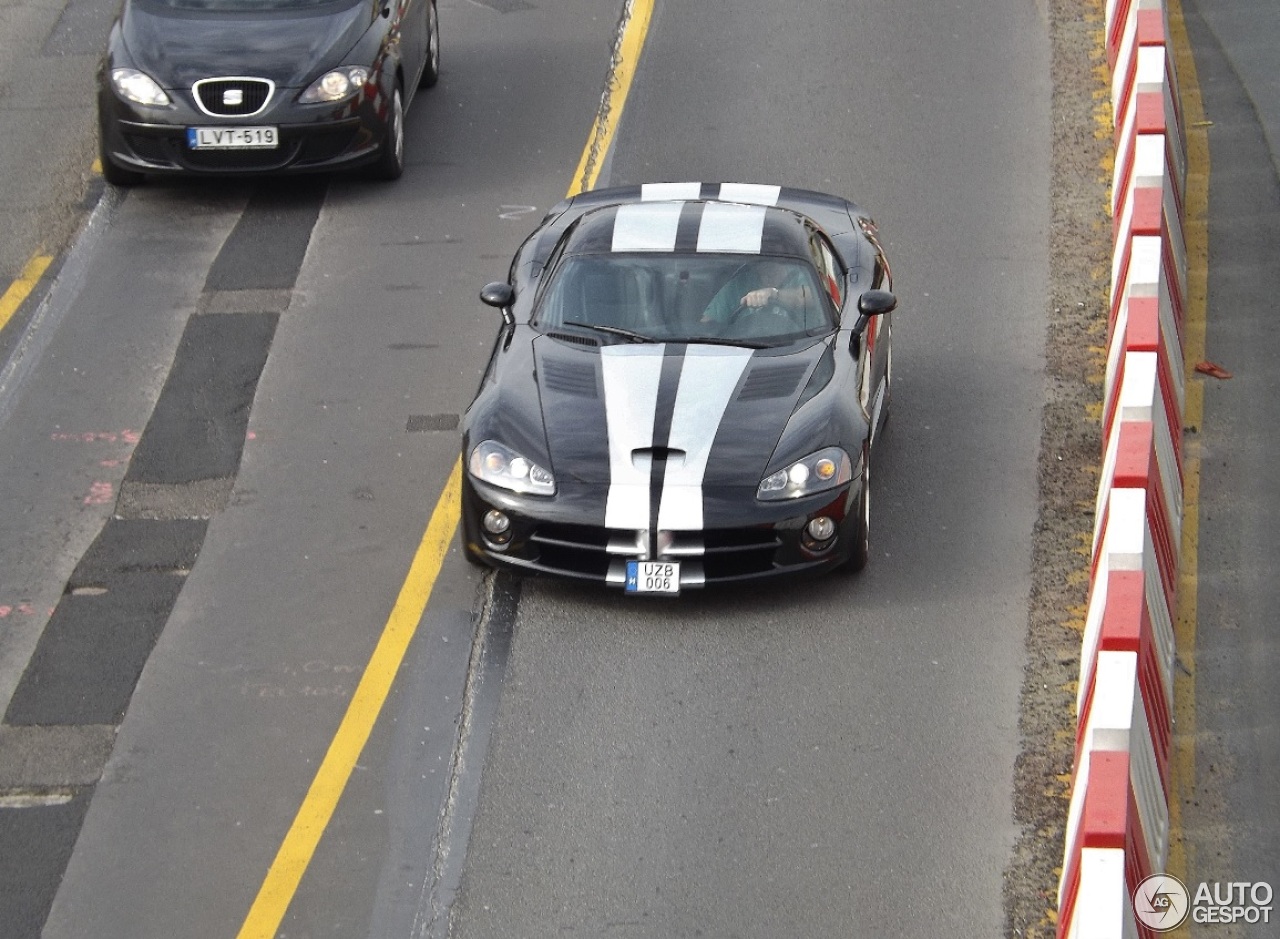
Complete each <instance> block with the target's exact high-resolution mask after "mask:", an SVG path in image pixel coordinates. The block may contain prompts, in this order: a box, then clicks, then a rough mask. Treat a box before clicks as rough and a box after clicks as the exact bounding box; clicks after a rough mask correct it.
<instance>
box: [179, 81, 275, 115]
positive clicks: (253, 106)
mask: <svg viewBox="0 0 1280 939" xmlns="http://www.w3.org/2000/svg"><path fill="white" fill-rule="evenodd" d="M191 90H192V93H193V94H194V95H195V97H196V104H198V105H200V110H202V111H204V113H206V114H209V115H212V116H213V117H252V116H253V115H255V114H257V113H258V112H259V111H261V110H262V109H263V108H265V107H266V106H267V102H269V101H270V100H271V93H272V92H273V91H274V90H275V85H274V84H272V83H271V82H270V81H268V80H267V79H265V78H203V79H201V80H200V81H198V82H196V83H195V84H194V85H193V86H192V88H191Z"/></svg>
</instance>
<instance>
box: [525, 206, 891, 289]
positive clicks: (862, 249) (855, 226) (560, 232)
mask: <svg viewBox="0 0 1280 939" xmlns="http://www.w3.org/2000/svg"><path fill="white" fill-rule="evenodd" d="M661 202H683V203H695V202H696V203H704V204H706V203H711V202H717V203H726V204H733V205H742V206H763V207H766V208H774V209H777V210H778V211H779V212H786V213H789V214H790V215H792V216H794V218H795V219H797V224H798V225H799V226H801V227H802V226H803V221H802V220H803V219H809V220H811V221H812V222H813V223H814V224H815V225H816V226H817V227H818V228H819V229H820V230H822V231H823V232H825V234H826V235H827V236H828V237H829V238H831V239H832V241H833V243H834V244H835V247H836V250H837V252H838V253H839V254H840V256H841V258H842V261H843V263H844V264H845V265H846V266H847V267H857V266H861V265H862V264H863V263H866V262H865V260H864V259H865V256H866V253H867V251H868V249H869V246H868V244H867V240H866V231H867V230H868V229H867V226H868V225H870V226H871V229H870V230H874V222H872V221H871V218H870V216H868V215H867V214H866V213H865V212H864V211H863V210H862V209H861V208H859V207H858V206H857V205H856V204H854V203H852V202H850V201H848V200H847V199H843V198H841V197H840V196H834V195H829V194H827V193H823V192H816V191H814V190H809V189H797V188H794V187H789V186H777V185H767V184H761V183H741V182H719V183H706V182H659V183H641V184H637V185H631V186H617V187H612V188H606V189H593V190H588V191H586V192H582V193H578V194H577V195H575V196H572V197H570V198H567V199H564V200H562V201H561V202H559V203H558V204H557V205H555V206H553V207H552V208H551V209H550V210H549V211H548V212H547V214H546V217H545V218H543V220H542V224H541V225H540V226H539V227H538V229H537V230H536V231H535V232H534V233H533V234H532V235H531V236H530V238H529V239H528V241H526V243H525V244H524V245H523V246H522V247H521V250H520V252H519V253H518V255H517V257H516V259H515V260H514V262H513V264H512V278H513V282H516V281H517V279H521V280H522V279H523V277H525V276H533V277H536V276H537V275H538V272H540V271H541V269H542V266H543V265H544V264H546V262H547V260H548V258H549V257H550V255H551V253H552V252H553V251H554V250H555V249H556V247H557V246H559V245H560V244H561V242H562V239H564V238H565V236H566V234H567V233H569V232H570V231H571V230H574V229H575V228H576V227H577V225H578V222H579V221H580V220H581V219H583V217H584V216H586V215H588V214H589V213H594V212H596V211H597V210H601V209H608V208H610V207H612V208H614V209H617V208H618V207H620V206H624V205H634V204H644V203H661ZM768 215H769V213H766V216H768ZM772 217H773V218H775V219H781V218H782V216H781V215H778V214H775V215H773V216H772ZM601 218H602V219H604V218H607V216H601ZM599 224H600V225H601V227H602V229H608V227H609V223H608V222H607V221H604V222H600V223H599ZM615 224H616V215H615ZM588 227H590V228H594V227H595V226H594V225H591V226H588ZM780 227H785V226H781V225H780ZM769 230H770V232H773V231H775V230H777V229H775V227H774V226H773V225H770V226H769ZM686 235H687V233H686ZM581 238H582V249H581V250H587V246H588V245H592V244H594V245H596V246H597V248H596V250H601V248H602V242H601V239H602V238H603V233H602V231H600V230H597V231H594V232H588V231H587V230H586V229H584V231H583V233H582V235H581ZM784 240H786V239H785V238H784ZM609 244H610V247H612V240H611V239H610V242H609ZM566 247H567V245H566ZM695 247H696V242H695ZM761 247H762V249H763V247H764V243H763V241H762V245H761ZM784 253H786V254H796V253H798V252H796V251H795V250H794V249H793V250H788V251H785V252H784Z"/></svg>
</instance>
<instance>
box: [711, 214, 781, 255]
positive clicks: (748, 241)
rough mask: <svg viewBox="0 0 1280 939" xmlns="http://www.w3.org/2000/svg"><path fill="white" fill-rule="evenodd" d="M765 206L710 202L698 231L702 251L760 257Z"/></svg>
mask: <svg viewBox="0 0 1280 939" xmlns="http://www.w3.org/2000/svg"><path fill="white" fill-rule="evenodd" d="M764 213H765V208H764V206H760V205H728V204H723V203H719V202H708V203H707V205H706V208H704V209H703V210H702V224H701V225H700V226H699V227H698V250H699V251H730V252H739V253H748V254H759V253H760V245H761V243H762V241H763V240H764Z"/></svg>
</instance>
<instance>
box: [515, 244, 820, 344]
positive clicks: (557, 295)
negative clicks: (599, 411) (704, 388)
mask: <svg viewBox="0 0 1280 939" xmlns="http://www.w3.org/2000/svg"><path fill="white" fill-rule="evenodd" d="M533 322H534V324H535V325H537V326H538V327H540V328H541V329H543V330H544V331H550V330H557V329H560V328H564V327H569V328H573V327H579V328H584V329H587V330H589V331H591V332H592V333H594V334H596V335H597V336H598V337H599V338H601V339H602V340H604V341H619V342H627V341H632V342H634V341H654V342H681V341H684V342H690V341H695V340H699V339H702V340H707V341H719V342H742V343H744V344H748V345H750V344H755V345H759V344H766V345H767V344H776V343H782V342H787V341H792V340H795V339H798V338H801V337H803V336H818V335H825V334H826V333H829V332H831V330H833V329H835V327H836V325H837V323H836V312H835V309H834V307H833V305H832V302H831V298H830V295H829V294H827V293H826V292H825V291H823V290H821V289H820V287H819V282H818V279H817V276H816V275H815V272H814V270H813V267H812V266H811V265H809V264H808V263H806V262H804V261H802V260H799V259H796V258H777V257H762V256H755V255H753V256H750V257H744V256H743V255H740V254H739V255H717V254H650V253H644V254H607V255H579V256H573V257H568V258H565V259H564V260H563V261H562V262H561V263H560V264H559V265H558V266H557V267H556V269H555V271H554V272H553V274H552V279H551V283H550V284H549V285H548V286H547V288H546V289H545V290H544V292H543V294H542V297H541V298H540V299H539V302H538V308H537V311H536V313H535V315H534V320H533ZM606 337H610V338H606Z"/></svg>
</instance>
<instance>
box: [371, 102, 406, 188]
mask: <svg viewBox="0 0 1280 939" xmlns="http://www.w3.org/2000/svg"><path fill="white" fill-rule="evenodd" d="M403 172H404V98H403V96H402V95H401V94H400V86H399V85H396V87H395V90H394V91H392V92H391V105H390V108H389V109H388V114H387V137H386V140H384V141H383V142H382V150H381V152H380V153H379V154H378V161H377V162H376V163H374V164H373V175H374V176H376V177H377V178H378V179H386V180H392V179H399V178H400V175H401V174H402V173H403Z"/></svg>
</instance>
